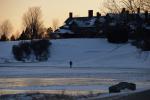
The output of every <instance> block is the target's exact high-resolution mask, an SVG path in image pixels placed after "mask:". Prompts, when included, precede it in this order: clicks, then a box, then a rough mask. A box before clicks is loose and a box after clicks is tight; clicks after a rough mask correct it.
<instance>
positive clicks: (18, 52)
mask: <svg viewBox="0 0 150 100" xmlns="http://www.w3.org/2000/svg"><path fill="white" fill-rule="evenodd" d="M12 52H13V55H14V57H15V59H16V60H18V61H22V60H23V51H22V49H21V48H20V46H18V45H14V46H13V47H12Z"/></svg>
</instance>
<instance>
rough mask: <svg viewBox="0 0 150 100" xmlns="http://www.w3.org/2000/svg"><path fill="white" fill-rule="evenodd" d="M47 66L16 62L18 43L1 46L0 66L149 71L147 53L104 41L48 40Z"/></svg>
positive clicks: (38, 63)
mask: <svg viewBox="0 0 150 100" xmlns="http://www.w3.org/2000/svg"><path fill="white" fill-rule="evenodd" d="M51 42H52V46H51V48H50V58H49V59H48V61H47V62H33V63H32V62H28V63H22V62H17V61H15V59H14V58H13V55H12V52H11V48H12V45H14V44H17V43H18V42H10V41H9V42H0V66H4V65H7V66H8V65H10V66H56V67H60V66H63V67H65V66H69V61H70V60H71V61H73V66H75V67H127V68H135V67H141V68H143V67H149V65H150V57H149V52H141V51H140V50H138V49H137V48H136V47H134V46H132V45H131V44H130V43H127V44H111V43H108V42H107V40H105V39H58V40H51Z"/></svg>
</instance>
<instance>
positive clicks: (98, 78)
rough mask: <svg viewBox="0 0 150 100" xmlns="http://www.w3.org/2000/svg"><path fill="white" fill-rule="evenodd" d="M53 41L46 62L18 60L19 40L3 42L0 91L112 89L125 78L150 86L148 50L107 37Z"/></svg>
mask: <svg viewBox="0 0 150 100" xmlns="http://www.w3.org/2000/svg"><path fill="white" fill-rule="evenodd" d="M51 42H52V46H51V47H50V58H49V59H48V61H45V62H31V61H28V62H18V61H16V60H15V59H14V58H13V55H12V53H11V48H12V45H14V44H18V41H16V42H10V41H8V42H0V48H1V52H0V66H1V67H0V82H1V83H0V90H5V89H6V90H7V89H8V90H12V89H13V90H38V89H40V90H45V89H48V90H77V91H78V90H79V91H80V90H85V91H86V90H101V91H108V87H109V86H111V85H114V84H117V83H119V82H122V81H127V82H133V83H136V84H137V88H143V87H150V80H149V77H150V67H149V65H150V62H149V61H150V57H149V52H148V51H147V52H141V51H140V50H139V49H137V48H136V47H134V46H132V45H131V44H130V43H126V44H111V43H108V42H107V40H106V39H58V40H51ZM70 60H71V61H73V68H72V69H70V68H69V61H70ZM6 84H7V85H6Z"/></svg>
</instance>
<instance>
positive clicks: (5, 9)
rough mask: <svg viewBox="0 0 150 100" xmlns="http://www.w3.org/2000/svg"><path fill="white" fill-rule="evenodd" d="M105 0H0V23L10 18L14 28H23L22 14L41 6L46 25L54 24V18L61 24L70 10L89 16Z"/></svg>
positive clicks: (96, 10) (98, 9)
mask: <svg viewBox="0 0 150 100" xmlns="http://www.w3.org/2000/svg"><path fill="white" fill-rule="evenodd" d="M102 1H103V0H0V24H1V23H2V22H3V21H4V20H7V19H9V20H10V21H11V23H12V25H13V27H14V30H15V31H17V30H19V31H20V30H21V27H22V16H23V14H24V13H25V12H26V11H27V10H28V8H29V7H35V6H38V7H41V10H42V15H43V18H42V19H43V21H44V25H45V26H46V27H50V26H52V20H54V19H58V20H59V22H60V25H62V24H63V22H64V20H65V19H66V18H67V17H68V13H69V12H73V15H74V16H87V15H88V10H93V11H94V14H95V13H96V12H99V11H100V8H101V6H102Z"/></svg>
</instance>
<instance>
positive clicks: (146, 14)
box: [145, 10, 148, 21]
mask: <svg viewBox="0 0 150 100" xmlns="http://www.w3.org/2000/svg"><path fill="white" fill-rule="evenodd" d="M145 20H146V21H147V20H148V11H147V10H146V11H145Z"/></svg>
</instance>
